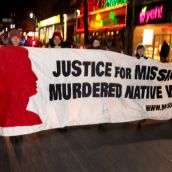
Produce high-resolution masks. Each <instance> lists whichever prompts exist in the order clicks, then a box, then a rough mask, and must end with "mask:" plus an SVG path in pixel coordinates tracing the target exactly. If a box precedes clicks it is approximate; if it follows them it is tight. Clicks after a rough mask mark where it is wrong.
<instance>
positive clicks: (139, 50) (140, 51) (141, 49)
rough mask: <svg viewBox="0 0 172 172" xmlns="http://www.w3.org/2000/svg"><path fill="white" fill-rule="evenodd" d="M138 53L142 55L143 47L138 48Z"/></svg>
mask: <svg viewBox="0 0 172 172" xmlns="http://www.w3.org/2000/svg"><path fill="white" fill-rule="evenodd" d="M138 54H139V56H143V55H144V48H139V49H138Z"/></svg>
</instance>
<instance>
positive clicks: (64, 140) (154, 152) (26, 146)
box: [0, 121, 172, 172]
mask: <svg viewBox="0 0 172 172" xmlns="http://www.w3.org/2000/svg"><path fill="white" fill-rule="evenodd" d="M8 171H9V172H172V121H161V122H156V121H151V122H146V123H144V124H143V125H142V127H141V128H137V123H136V122H131V123H122V124H119V123H118V124H109V125H108V126H107V128H100V127H98V126H97V125H92V126H84V127H71V128H69V129H68V131H63V130H62V131H60V130H58V129H54V130H49V131H42V132H39V133H34V134H31V135H25V136H23V138H21V137H17V138H12V139H11V138H9V137H0V172H8Z"/></svg>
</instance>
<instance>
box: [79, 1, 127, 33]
mask: <svg viewBox="0 0 172 172" xmlns="http://www.w3.org/2000/svg"><path fill="white" fill-rule="evenodd" d="M126 17H127V4H125V5H122V6H120V7H109V8H105V9H101V10H97V11H93V12H90V13H89V14H88V24H89V28H88V30H89V31H94V30H102V29H113V28H122V27H125V25H126ZM83 31H84V21H83V16H82V15H81V16H79V17H78V18H77V32H83Z"/></svg>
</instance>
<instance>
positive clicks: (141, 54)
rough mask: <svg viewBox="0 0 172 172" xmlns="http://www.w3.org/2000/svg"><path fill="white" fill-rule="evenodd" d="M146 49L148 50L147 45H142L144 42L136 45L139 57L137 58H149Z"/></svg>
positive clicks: (136, 52)
mask: <svg viewBox="0 0 172 172" xmlns="http://www.w3.org/2000/svg"><path fill="white" fill-rule="evenodd" d="M145 51H146V49H145V47H144V45H142V44H138V45H137V46H136V51H135V55H134V56H135V57H136V58H137V59H142V58H143V59H148V58H147V57H146V56H145Z"/></svg>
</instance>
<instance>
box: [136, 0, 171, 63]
mask: <svg viewBox="0 0 172 172" xmlns="http://www.w3.org/2000/svg"><path fill="white" fill-rule="evenodd" d="M170 6H171V3H170V2H168V1H159V2H154V3H149V4H144V5H140V6H136V7H135V26H136V27H135V30H134V36H133V53H134V51H135V48H136V46H137V44H139V43H142V44H144V45H145V47H146V56H147V57H149V58H152V59H154V60H157V61H160V55H159V53H160V50H161V46H162V43H163V41H164V40H166V42H167V43H168V45H169V46H170V53H169V57H168V61H172V23H171V18H172V17H171V14H172V13H171V12H172V11H171V9H172V8H171V7H170Z"/></svg>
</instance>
